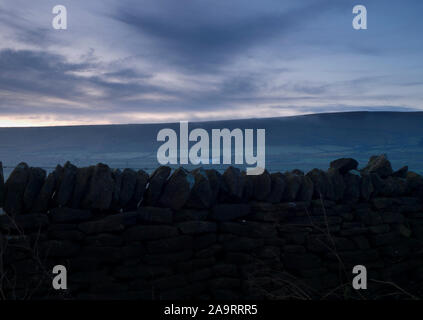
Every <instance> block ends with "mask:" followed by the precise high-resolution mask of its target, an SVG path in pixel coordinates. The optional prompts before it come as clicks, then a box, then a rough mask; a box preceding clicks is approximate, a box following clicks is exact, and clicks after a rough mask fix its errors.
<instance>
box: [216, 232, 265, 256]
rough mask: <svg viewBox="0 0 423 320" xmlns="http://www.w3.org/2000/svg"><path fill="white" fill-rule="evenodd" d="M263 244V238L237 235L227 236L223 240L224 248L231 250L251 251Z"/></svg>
mask: <svg viewBox="0 0 423 320" xmlns="http://www.w3.org/2000/svg"><path fill="white" fill-rule="evenodd" d="M263 245H264V241H263V239H252V238H247V237H237V236H229V237H226V238H225V240H224V242H223V246H224V249H225V250H226V251H230V252H251V251H252V250H254V249H257V248H260V247H262V246H263Z"/></svg>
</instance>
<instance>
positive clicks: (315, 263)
mask: <svg viewBox="0 0 423 320" xmlns="http://www.w3.org/2000/svg"><path fill="white" fill-rule="evenodd" d="M283 263H284V265H285V267H286V268H287V269H288V270H291V271H296V270H298V269H305V270H307V269H316V268H319V267H320V266H321V263H322V262H321V259H320V258H319V257H318V256H317V255H314V254H312V253H303V254H299V253H285V254H284V255H283Z"/></svg>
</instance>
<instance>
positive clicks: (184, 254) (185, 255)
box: [142, 250, 192, 266]
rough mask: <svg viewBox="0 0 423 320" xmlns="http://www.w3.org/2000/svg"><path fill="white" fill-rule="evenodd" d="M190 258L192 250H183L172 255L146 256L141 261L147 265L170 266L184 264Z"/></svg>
mask: <svg viewBox="0 0 423 320" xmlns="http://www.w3.org/2000/svg"><path fill="white" fill-rule="evenodd" d="M191 258H192V250H184V251H181V252H174V253H161V254H146V255H145V256H144V257H143V258H142V261H144V263H146V264H148V265H159V266H163V265H172V264H176V263H180V262H185V261H187V260H188V259H191Z"/></svg>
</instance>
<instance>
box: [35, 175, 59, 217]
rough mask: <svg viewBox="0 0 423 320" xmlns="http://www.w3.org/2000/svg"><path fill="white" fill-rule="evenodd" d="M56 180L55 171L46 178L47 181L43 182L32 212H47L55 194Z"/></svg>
mask: <svg viewBox="0 0 423 320" xmlns="http://www.w3.org/2000/svg"><path fill="white" fill-rule="evenodd" d="M57 180H58V177H57V171H53V172H51V173H50V174H49V175H48V176H47V179H46V180H45V182H44V185H43V187H42V188H41V191H40V193H39V195H38V197H37V199H36V200H35V204H34V206H33V208H32V210H33V211H34V212H47V210H48V209H49V207H50V204H51V201H52V198H53V194H54V192H55V188H56V185H57Z"/></svg>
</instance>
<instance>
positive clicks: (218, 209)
mask: <svg viewBox="0 0 423 320" xmlns="http://www.w3.org/2000/svg"><path fill="white" fill-rule="evenodd" d="M249 213H250V206H249V205H247V204H219V205H216V206H214V207H213V209H212V212H211V215H210V217H211V219H213V220H217V221H229V220H235V219H238V218H241V217H244V216H247V215H248V214H249Z"/></svg>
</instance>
